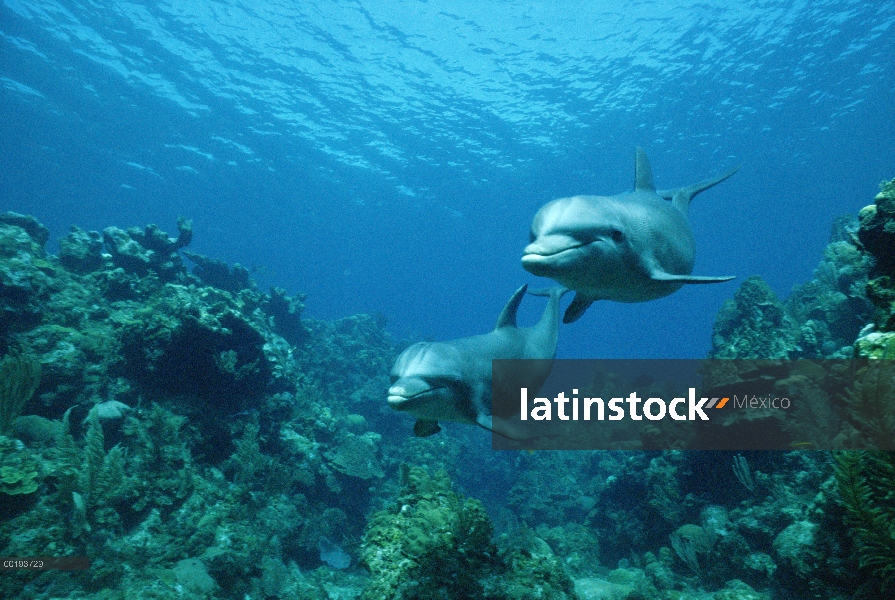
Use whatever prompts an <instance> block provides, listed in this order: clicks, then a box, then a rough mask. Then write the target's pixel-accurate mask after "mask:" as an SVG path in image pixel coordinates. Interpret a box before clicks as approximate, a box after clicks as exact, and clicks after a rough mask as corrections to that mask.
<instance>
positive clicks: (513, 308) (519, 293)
mask: <svg viewBox="0 0 895 600" xmlns="http://www.w3.org/2000/svg"><path fill="white" fill-rule="evenodd" d="M527 289H528V284H527V283H526V284H525V285H523V286H522V287H521V288H519V289H518V290H516V292H515V293H514V294H513V295H512V296H511V297H510V299H509V301H508V302H507V305H506V306H504V307H503V310H502V311H500V316H499V317H498V318H497V327H495V328H494V329H501V328H503V327H515V326H516V312H517V311H518V310H519V304H520V303H521V302H522V299H523V298H524V297H525V290H527Z"/></svg>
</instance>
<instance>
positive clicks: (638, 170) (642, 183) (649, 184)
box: [634, 146, 656, 192]
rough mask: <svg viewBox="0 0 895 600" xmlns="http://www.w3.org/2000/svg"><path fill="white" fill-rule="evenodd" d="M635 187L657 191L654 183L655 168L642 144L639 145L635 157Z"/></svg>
mask: <svg viewBox="0 0 895 600" xmlns="http://www.w3.org/2000/svg"><path fill="white" fill-rule="evenodd" d="M634 189H635V190H636V191H644V192H655V191H656V186H655V185H654V184H653V169H652V167H650V164H649V159H648V158H647V157H646V151H645V150H644V149H643V148H641V147H640V146H637V153H636V154H635V157H634Z"/></svg>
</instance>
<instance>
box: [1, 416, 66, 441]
mask: <svg viewBox="0 0 895 600" xmlns="http://www.w3.org/2000/svg"><path fill="white" fill-rule="evenodd" d="M63 431H64V426H63V424H62V423H61V422H60V421H53V420H51V419H46V418H44V417H41V416H39V415H22V416H21V417H18V418H17V419H16V420H15V421H13V422H12V428H11V429H10V432H9V433H10V435H12V436H13V437H15V438H16V439H19V440H22V441H23V442H25V443H26V444H53V443H55V442H56V440H57V439H59V436H60V435H62V433H63Z"/></svg>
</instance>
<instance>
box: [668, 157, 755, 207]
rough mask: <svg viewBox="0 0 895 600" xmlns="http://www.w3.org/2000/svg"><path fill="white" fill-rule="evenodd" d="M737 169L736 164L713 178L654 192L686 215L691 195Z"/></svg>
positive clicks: (703, 189)
mask: <svg viewBox="0 0 895 600" xmlns="http://www.w3.org/2000/svg"><path fill="white" fill-rule="evenodd" d="M739 170H740V167H738V166H737V167H734V168H733V169H731V170H730V171H728V172H727V173H724V174H723V175H719V176H718V177H715V178H714V179H709V180H707V181H702V182H700V183H697V184H695V185H689V186H687V187H682V188H677V189H673V190H659V191H658V192H656V193H657V194H658V195H659V196H661V197H663V198H665V199H666V200H671V204H672V205H673V206H674V207H675V208H676V209H678V210H679V211H681V212H682V213H683V214H684V215H685V216H686V215H687V212H688V211H689V210H690V201H691V200H693V197H694V196H696V194H698V193H700V192H704V191H706V190H707V189H709V188H710V187H713V186H716V185H718V184H719V183H721V182H722V181H724V180H725V179H727V178H728V177H730V176H731V175H733V174H734V173H736V172H737V171H739Z"/></svg>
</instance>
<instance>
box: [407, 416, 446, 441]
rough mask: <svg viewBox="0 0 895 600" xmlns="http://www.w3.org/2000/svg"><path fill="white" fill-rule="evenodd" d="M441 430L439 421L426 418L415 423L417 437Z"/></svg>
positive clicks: (414, 430) (414, 433) (414, 432)
mask: <svg viewBox="0 0 895 600" xmlns="http://www.w3.org/2000/svg"><path fill="white" fill-rule="evenodd" d="M439 431H441V427H439V426H438V421H428V420H426V419H417V420H416V423H414V424H413V435H415V436H416V437H429V436H430V435H435V434H436V433H438V432H439Z"/></svg>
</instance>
